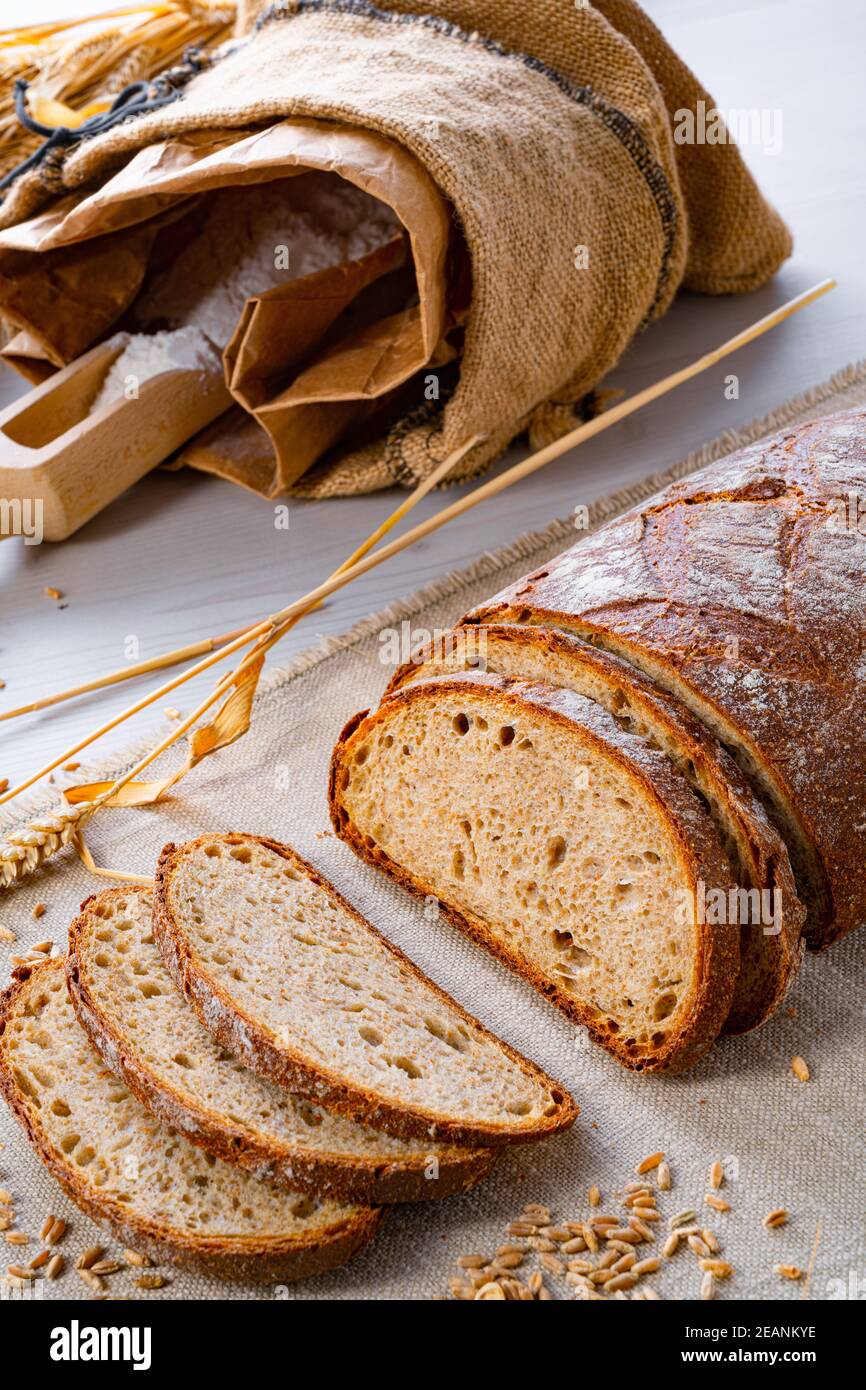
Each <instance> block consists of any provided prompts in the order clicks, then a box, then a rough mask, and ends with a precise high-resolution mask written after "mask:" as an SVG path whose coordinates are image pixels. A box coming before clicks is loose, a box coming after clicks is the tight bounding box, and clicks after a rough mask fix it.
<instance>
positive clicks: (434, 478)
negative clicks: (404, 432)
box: [0, 436, 480, 806]
mask: <svg viewBox="0 0 866 1390" xmlns="http://www.w3.org/2000/svg"><path fill="white" fill-rule="evenodd" d="M479 438H480V436H476V437H475V438H473V439H471V440H469V441H468V442H467V443H465V444H462V445H461V446H460V448H459V449H456V450H455V451H454V453H453V454H449V456H448V458H447V459H444V460H443V462H442V463H440V464H439V466H438V468H436V469H434V471H433V473H431V474H430V476H429V477H427V478H425V479H424V480H423V481H422V482H421V483H419V484H418V486H417V487H416V488H415V489H414V491H413V492H412V493H410V495H409V496H408V497H407V498H406V499H405V500H404V501H403V502H401V503H400V505H399V507H397V508H396V509H395V511H394V512H393V513H392V514H391V515H390V516H389V517H388V518H387V519H386V520H385V521H384V522H382V523H381V524H380V525H379V526H377V527H376V529H375V531H374V532H373V533H372V535H371V536H369V537H368V538H367V540H366V541H364V542H363V544H362V545H360V546H359V547H358V549H357V550H355V551H354V552H353V554H352V555H350V556H349V558H348V559H347V560H344V561H343V564H342V565H340V566H339V568H338V569H337V570H335V571H334V574H333V575H332V576H331V578H332V579H334V578H336V577H337V576H339V575H340V574H341V573H342V572H343V571H344V570H346V568H347V567H348V566H350V565H353V564H354V562H355V561H356V560H358V558H359V557H361V556H363V555H366V553H367V551H368V550H370V548H371V547H372V546H374V545H375V544H376V541H377V540H379V539H380V537H381V536H383V535H384V534H385V532H386V531H388V530H390V528H391V527H392V526H394V525H395V524H396V523H397V522H398V521H400V520H401V519H402V518H403V517H404V516H405V515H406V513H407V512H409V511H411V509H412V508H413V507H414V506H416V505H417V504H418V502H420V501H421V500H422V498H424V497H426V496H427V493H428V492H430V491H431V489H432V488H434V487H435V486H436V484H437V483H439V482H441V481H442V479H443V478H445V477H446V476H447V475H448V473H450V471H451V469H452V468H454V466H455V465H456V464H457V463H459V462H460V460H461V459H462V458H463V456H464V455H465V454H467V453H469V451H470V450H471V449H473V448H474V447H475V445H476V444H477V443H478V442H479ZM317 602H318V600H313V601H311V602H310V604H309V605H307V607H308V608H313V607H315V606H316V603H317ZM306 611H307V608H305V607H304V604H303V600H302V601H301V604H300V606H298V605H295V611H294V612H293V613H292V614H291V615H289V616H291V617H292V618H293V620H294V621H293V622H292V623H289V624H286V625H284V626H283V627H282V628H281V630H280V631H279V633H278V634H277V633H275V632H274V629H275V627H276V626H277V620H276V619H271V618H265V619H264V620H263V621H262V622H260V623H255V624H254V625H253V626H252V627H250V628H247V629H246V630H242V631H241V632H240V634H239V635H238V636H237V637H234V638H233V639H232V640H231V641H229V642H227V643H226V645H225V646H224V647H222V648H221V649H220V650H219V651H217V652H214V653H212V654H211V655H209V656H207V657H205V659H204V660H202V661H199V662H198V663H197V664H196V665H195V666H191V667H190V668H189V669H188V670H186V671H183V672H182V673H181V674H180V675H178V676H175V677H173V678H172V680H170V681H167V682H166V683H165V684H164V685H162V686H160V687H159V689H158V690H155V691H153V692H152V693H151V694H150V695H146V696H142V698H141V699H140V700H137V701H136V703H135V704H134V705H130V706H129V707H128V708H127V709H126V710H124V711H122V713H120V714H118V715H115V716H114V718H112V719H109V720H108V721H107V722H106V723H105V724H103V725H102V726H101V727H100V728H99V729H97V730H95V732H93V733H91V734H88V735H87V736H86V737H85V738H83V739H81V740H80V741H79V742H78V743H76V744H74V745H73V746H72V747H70V748H67V749H65V750H64V752H63V753H61V754H59V755H58V756H57V757H56V758H54V759H53V760H52V761H51V762H50V763H46V764H45V766H44V767H42V768H40V769H39V771H38V772H34V773H32V774H31V776H29V777H28V778H27V779H26V780H25V781H24V782H20V783H19V784H18V786H17V787H13V788H12V789H11V790H9V791H7V792H5V793H4V794H3V795H2V796H0V806H2V805H4V804H5V803H6V802H7V801H12V800H13V799H14V798H15V797H16V796H18V795H19V794H20V793H21V792H23V791H26V790H27V789H28V787H32V786H33V784H34V782H38V781H39V780H40V779H41V778H42V777H45V776H47V775H48V773H49V772H53V771H54V769H55V768H57V767H59V766H60V765H61V764H62V763H65V762H68V761H69V759H70V758H72V757H74V756H75V754H76V753H80V752H81V750H82V748H87V747H88V746H89V745H90V744H91V743H94V742H95V741H96V740H97V739H98V738H101V737H102V736H103V734H107V733H110V732H111V730H112V729H115V728H116V727H117V725H118V724H122V723H123V722H124V721H125V720H127V719H130V718H131V717H132V716H133V715H135V714H138V713H139V712H140V711H141V710H143V709H146V708H147V706H148V705H151V704H154V703H155V702H156V701H157V700H161V699H163V698H164V697H165V696H166V695H169V694H171V692H172V691H173V690H176V689H177V687H178V686H179V685H183V684H184V682H186V681H188V680H190V679H191V678H192V677H193V676H197V675H199V674H200V673H201V672H202V671H206V670H208V669H209V668H210V667H211V666H214V665H216V664H217V663H218V662H220V661H223V660H224V659H225V658H226V657H228V656H231V655H232V653H234V652H236V651H238V650H239V649H240V648H241V647H244V646H246V644H247V643H248V642H249V641H251V640H252V639H253V638H255V637H258V636H262V635H266V636H268V637H269V638H272V639H273V641H270V642H269V643H268V646H272V645H273V642H274V641H276V640H278V637H280V636H282V635H283V633H284V632H286V631H288V628H289V627H290V626H293V625H294V622H297V620H298V618H300V617H301V616H302V614H303V613H304V612H306ZM284 617H285V615H283V614H281V615H280V618H281V619H282V618H284ZM267 649H268V647H267V646H266V647H265V648H264V650H267ZM236 674H237V672H234V673H232V675H236ZM230 681H231V675H230V676H229V677H228V678H226V681H225V682H221V683H220V685H218V686H217V691H218V692H219V693H222V690H223V689H224V688H225V685H227V684H229V683H230ZM187 727H188V726H187V725H186V723H184V724H182V725H180V726H176V728H175V730H174V733H175V735H176V736H178V737H179V736H180V735H181V734H182V733H183V732H184V731H185V729H186V728H187ZM171 741H172V742H174V739H172V740H171ZM125 780H129V779H128V778H127V779H125Z"/></svg>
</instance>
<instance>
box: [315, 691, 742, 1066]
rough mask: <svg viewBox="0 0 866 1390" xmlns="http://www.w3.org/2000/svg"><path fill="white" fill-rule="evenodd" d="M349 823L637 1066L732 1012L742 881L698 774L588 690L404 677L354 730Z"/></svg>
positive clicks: (349, 834) (675, 1053)
mask: <svg viewBox="0 0 866 1390" xmlns="http://www.w3.org/2000/svg"><path fill="white" fill-rule="evenodd" d="M331 806H332V817H333V822H334V825H335V827H336V830H337V833H338V834H339V835H341V836H342V837H343V838H344V839H345V840H346V841H347V842H348V843H349V844H350V845H351V846H352V847H353V848H354V849H355V850H356V851H357V852H358V853H359V854H360V855H361V856H362V857H363V858H365V859H367V860H369V861H370V862H372V863H374V864H376V865H378V866H379V867H381V868H384V869H385V870H386V871H388V872H389V873H391V874H392V875H393V876H394V877H395V878H396V879H397V880H398V881H400V882H402V883H404V884H406V885H407V886H408V887H410V888H411V889H413V890H414V891H415V892H417V893H419V894H422V895H428V894H434V895H435V896H436V897H437V898H438V899H439V900H440V902H441V903H442V905H443V906H444V908H445V909H446V911H447V912H448V914H449V916H450V917H451V918H452V920H453V921H455V922H456V924H457V925H458V926H460V927H461V928H462V929H463V930H465V931H466V932H468V933H469V935H471V936H474V937H475V938H476V939H477V940H479V941H480V942H482V944H484V945H485V946H487V947H488V948H489V949H490V950H492V951H493V952H494V953H495V954H497V955H499V956H500V957H501V958H502V959H503V960H505V961H506V962H507V963H508V964H510V965H512V966H513V967H514V968H515V969H517V970H519V971H520V972H521V973H522V974H523V975H525V976H526V977H527V978H528V979H530V980H531V981H532V983H533V984H535V985H536V987H537V988H539V989H540V990H542V991H543V992H544V993H545V994H546V995H547V996H548V997H549V998H550V999H552V1000H553V1001H554V1002H555V1003H557V1004H558V1005H559V1006H560V1007H561V1008H563V1009H564V1010H565V1011H566V1012H567V1013H568V1014H570V1015H571V1016H572V1017H573V1018H575V1019H577V1020H578V1021H579V1022H581V1023H585V1024H586V1026H587V1027H588V1028H589V1029H590V1031H591V1033H592V1035H593V1036H594V1037H595V1038H596V1039H597V1040H598V1041H599V1042H601V1043H602V1044H603V1045H604V1046H605V1047H607V1048H608V1049H609V1050H610V1051H611V1052H612V1053H613V1054H614V1055H615V1056H616V1057H617V1058H618V1059H619V1060H620V1061H621V1062H623V1063H624V1064H625V1065H626V1066H628V1067H631V1068H633V1069H635V1070H638V1071H661V1070H678V1069H682V1068H683V1067H685V1066H688V1065H689V1064H690V1063H692V1062H694V1061H695V1060H696V1059H697V1058H698V1057H699V1056H700V1055H701V1054H702V1053H703V1052H704V1051H705V1050H706V1049H707V1048H708V1047H709V1046H710V1044H711V1043H712V1041H713V1039H714V1038H715V1037H716V1035H717V1034H718V1032H719V1030H720V1028H721V1027H722V1024H723V1023H724V1021H725V1018H726V1017H727V1015H728V1012H729V1010H730V1005H731V1000H732V997H733V992H734V985H735V981H736V976H737V968H738V962H739V932H738V930H736V929H731V928H728V927H725V926H716V925H712V924H710V922H708V921H707V920H701V913H700V911H699V904H700V901H701V894H702V890H703V891H704V892H706V891H707V890H710V889H712V890H717V891H719V892H722V893H727V892H729V891H730V889H731V887H732V886H733V881H732V877H731V873H730V868H729V865H728V862H727V860H726V857H725V854H724V852H723V850H722V847H721V844H720V841H719V836H718V833H717V831H716V829H715V827H714V825H713V823H712V821H711V819H710V816H709V815H708V813H707V811H706V809H705V807H704V806H703V805H702V803H701V801H700V800H699V799H698V797H697V796H696V795H695V793H694V791H693V790H692V788H691V787H690V786H689V784H688V783H687V782H686V780H685V778H684V777H683V776H682V775H681V773H680V772H679V771H678V770H677V769H676V768H675V767H673V766H672V764H671V763H670V761H669V760H668V759H667V758H666V757H665V756H664V754H663V753H661V752H659V751H658V750H657V749H655V748H653V747H651V746H650V744H649V742H648V741H647V740H646V739H645V738H640V737H638V736H637V735H635V734H632V733H628V732H627V731H626V730H624V729H623V728H621V727H620V726H619V725H618V724H617V723H616V721H615V720H614V719H613V718H612V717H611V716H610V715H609V714H608V713H607V711H605V710H603V709H601V708H600V707H599V706H598V705H597V704H595V703H593V702H592V701H590V700H588V699H586V698H585V697H583V696H581V695H578V694H576V693H575V692H574V691H571V690H565V689H561V688H556V687H553V686H551V685H548V684H540V683H539V684H533V683H531V682H528V681H518V680H512V679H510V678H507V677H501V676H495V675H491V674H477V673H476V674H463V675H451V676H440V677H437V678H434V679H431V680H429V681H426V682H423V683H421V684H415V685H410V686H407V687H406V688H405V689H404V690H401V691H398V692H397V693H396V694H395V695H393V696H392V697H391V698H390V699H388V700H386V701H384V702H383V704H382V705H381V707H380V708H379V709H378V710H377V711H376V712H375V713H374V714H371V715H369V716H366V717H365V716H364V715H359V716H357V718H356V719H354V720H352V721H351V722H350V723H349V724H348V725H347V727H346V729H345V730H344V732H343V734H342V736H341V738H340V741H339V743H338V745H337V747H336V749H335V751H334V756H333V761H332V770H331Z"/></svg>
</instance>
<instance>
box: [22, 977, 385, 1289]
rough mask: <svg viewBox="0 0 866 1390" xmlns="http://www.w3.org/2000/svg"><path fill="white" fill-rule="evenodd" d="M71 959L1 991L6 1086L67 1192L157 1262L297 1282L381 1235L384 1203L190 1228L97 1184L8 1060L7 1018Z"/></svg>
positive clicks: (230, 1275) (225, 1276)
mask: <svg viewBox="0 0 866 1390" xmlns="http://www.w3.org/2000/svg"><path fill="white" fill-rule="evenodd" d="M63 968H64V966H63V960H62V959H60V958H59V957H55V958H54V959H52V960H46V961H44V962H40V963H39V964H38V965H35V966H32V967H31V966H22V967H20V968H19V969H18V970H16V972H15V974H14V977H13V981H12V984H11V985H9V987H8V988H7V989H5V990H4V991H3V993H2V994H0V1091H2V1093H3V1095H4V1097H5V1099H6V1102H7V1104H8V1106H9V1108H10V1110H11V1111H12V1113H13V1115H14V1116H15V1118H16V1119H17V1120H18V1121H19V1123H20V1124H21V1125H22V1127H23V1129H24V1131H25V1133H26V1134H27V1138H28V1139H29V1141H30V1143H31V1145H32V1146H33V1148H34V1149H35V1151H36V1153H37V1154H38V1155H39V1158H40V1159H41V1160H42V1162H43V1163H44V1164H45V1166H46V1168H47V1169H48V1171H49V1172H50V1173H51V1175H52V1177H54V1178H56V1179H57V1181H58V1182H59V1183H60V1186H61V1187H62V1188H63V1190H64V1192H65V1193H66V1194H67V1196H68V1197H69V1198H70V1199H71V1200H72V1201H73V1202H75V1204H76V1205H77V1206H79V1207H80V1208H81V1210H82V1211H83V1212H85V1213H86V1214H87V1215H88V1216H89V1217H91V1218H92V1219H93V1220H94V1221H96V1222H98V1223H99V1224H100V1225H101V1226H103V1227H105V1228H106V1229H107V1230H110V1231H112V1232H113V1233H114V1234H115V1235H116V1236H117V1238H118V1240H120V1242H121V1243H122V1244H123V1245H124V1246H130V1247H132V1248H134V1249H135V1250H139V1251H140V1252H141V1253H142V1254H145V1255H148V1256H149V1257H150V1258H151V1259H153V1260H154V1261H155V1262H156V1263H159V1264H162V1263H169V1264H173V1265H183V1266H184V1267H192V1268H201V1269H203V1270H205V1271H206V1272H207V1273H209V1274H214V1275H217V1276H218V1277H220V1278H223V1279H242V1280H255V1281H257V1282H259V1281H271V1280H284V1281H286V1282H294V1281H295V1280H297V1279H309V1278H311V1277H312V1276H313V1275H315V1274H324V1273H326V1272H327V1271H328V1270H331V1269H336V1268H337V1267H338V1266H339V1265H342V1264H345V1262H346V1261H347V1260H348V1259H350V1258H351V1257H352V1255H354V1254H355V1252H356V1251H357V1250H359V1249H360V1248H361V1247H362V1246H363V1245H366V1244H367V1242H368V1241H369V1240H371V1239H372V1237H373V1236H374V1235H375V1233H376V1231H377V1230H378V1228H379V1225H380V1224H381V1221H382V1219H383V1216H384V1211H383V1209H381V1208H374V1207H368V1208H362V1209H361V1210H360V1211H359V1212H358V1214H357V1215H356V1216H353V1217H352V1218H351V1219H349V1220H347V1221H344V1222H339V1223H337V1224H335V1225H334V1226H331V1227H329V1228H327V1229H325V1230H324V1231H322V1233H321V1236H319V1237H318V1238H317V1237H316V1236H314V1235H312V1234H310V1235H307V1236H304V1237H302V1238H299V1237H297V1236H283V1237H272V1238H256V1237H239V1238H238V1239H237V1240H234V1241H231V1240H229V1239H227V1238H225V1237H219V1236H215V1237H199V1236H188V1235H186V1234H184V1233H183V1232H181V1231H177V1230H174V1229H173V1228H171V1227H168V1226H163V1225H159V1224H157V1223H155V1222H152V1221H149V1220H146V1219H143V1218H138V1217H136V1216H135V1215H134V1213H133V1212H132V1211H130V1209H129V1208H128V1207H127V1206H125V1205H123V1206H122V1205H121V1204H120V1203H118V1202H115V1201H113V1199H112V1198H111V1197H108V1196H106V1195H105V1194H97V1193H95V1192H93V1191H92V1189H91V1188H90V1186H89V1184H88V1183H87V1182H86V1181H85V1179H84V1178H83V1176H82V1170H81V1169H76V1168H75V1166H74V1165H73V1164H71V1163H70V1162H69V1161H68V1160H67V1159H66V1158H65V1156H64V1155H63V1154H61V1153H58V1151H57V1149H56V1148H55V1147H54V1145H53V1144H52V1143H51V1141H50V1139H48V1137H47V1135H46V1134H45V1131H44V1129H43V1128H42V1126H41V1124H40V1123H39V1118H38V1114H37V1113H36V1111H35V1110H34V1109H33V1107H32V1106H31V1105H29V1104H28V1101H27V1097H26V1096H25V1095H24V1094H23V1093H22V1091H21V1090H20V1089H19V1087H18V1085H17V1084H16V1082H15V1078H14V1076H13V1074H12V1071H11V1069H10V1067H9V1066H8V1064H7V1061H6V1055H5V1047H4V1042H3V1038H4V1034H5V1030H6V1024H7V1022H8V1020H9V1018H10V1016H11V1015H12V1013H13V1012H14V1011H15V1009H16V1007H17V1006H18V1004H19V1002H20V1001H21V1000H23V997H24V995H25V993H26V990H27V986H28V985H29V982H30V981H31V980H34V979H35V980H37V981H38V980H39V979H40V978H41V976H42V975H44V974H51V973H55V972H62V971H63Z"/></svg>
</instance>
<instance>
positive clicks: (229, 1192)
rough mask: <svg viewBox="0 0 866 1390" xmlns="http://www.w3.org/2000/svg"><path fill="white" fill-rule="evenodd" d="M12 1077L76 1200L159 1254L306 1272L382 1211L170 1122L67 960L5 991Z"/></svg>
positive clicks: (0, 1071)
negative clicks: (145, 1093) (151, 1101)
mask: <svg viewBox="0 0 866 1390" xmlns="http://www.w3.org/2000/svg"><path fill="white" fill-rule="evenodd" d="M0 1088H2V1091H3V1094H4V1095H5V1097H6V1100H7V1101H8V1103H9V1105H10V1107H11V1109H12V1110H13V1112H14V1113H15V1115H16V1116H17V1118H18V1119H19V1120H20V1121H21V1124H22V1125H23V1126H24V1128H25V1130H26V1131H27V1135H28V1138H29V1139H30V1142H31V1143H32V1145H33V1147H34V1148H35V1150H36V1152H37V1153H38V1155H39V1157H40V1158H41V1159H42V1161H43V1163H45V1165H46V1167H47V1168H48V1169H49V1170H50V1172H51V1173H52V1174H53V1176H54V1177H55V1178H57V1180H58V1182H59V1183H60V1184H61V1186H62V1187H63V1188H64V1190H65V1191H66V1192H67V1194H68V1195H69V1196H70V1197H71V1198H72V1200H73V1201H74V1202H77V1204H78V1206H80V1207H81V1208H82V1210H83V1211H85V1212H86V1213H87V1214H88V1216H91V1217H92V1218H93V1219H94V1221H98V1222H100V1223H101V1224H102V1225H104V1226H107V1227H108V1228H109V1229H110V1230H111V1231H113V1232H114V1234H115V1235H116V1236H117V1238H118V1239H119V1240H120V1241H121V1242H122V1243H123V1244H124V1245H126V1246H131V1247H132V1248H134V1249H135V1250H138V1251H140V1252H141V1253H142V1254H145V1255H148V1256H150V1257H151V1258H152V1259H153V1260H154V1261H156V1262H157V1263H163V1262H168V1263H171V1264H193V1265H201V1266H204V1267H206V1268H207V1269H208V1270H209V1271H210V1272H211V1273H213V1274H218V1275H223V1276H225V1277H228V1278H238V1279H283V1280H293V1279H302V1278H305V1277H306V1276H308V1275H311V1274H319V1273H322V1272H323V1271H325V1270H328V1269H334V1268H336V1266H337V1265H341V1264H343V1263H344V1262H345V1261H346V1260H348V1259H349V1257H350V1256H351V1255H353V1254H354V1253H355V1251H356V1250H358V1249H360V1247H361V1246H362V1245H365V1244H366V1242H367V1241H368V1240H369V1239H370V1238H371V1236H372V1235H373V1234H374V1233H375V1231H376V1229H377V1227H378V1225H379V1223H380V1221H381V1219H382V1212H381V1210H379V1209H376V1208H373V1207H358V1206H342V1205H339V1204H338V1203H336V1202H334V1201H331V1200H329V1199H327V1198H323V1199H318V1200H317V1199H316V1198H313V1197H310V1196H308V1195H306V1194H299V1193H287V1192H278V1191H277V1189H276V1188H273V1187H271V1186H269V1185H268V1184H266V1183H260V1182H257V1181H256V1180H255V1178H254V1177H252V1176H251V1175H250V1174H249V1173H244V1172H243V1171H242V1170H241V1169H239V1168H235V1167H230V1166H229V1165H228V1164H226V1163H221V1162H220V1160H219V1159H217V1158H212V1157H211V1156H210V1155H209V1154H206V1153H204V1152H203V1151H202V1150H201V1149H199V1148H195V1147H194V1146H193V1145H192V1144H189V1143H188V1142H187V1141H186V1139H184V1138H182V1137H181V1136H180V1135H179V1134H176V1133H175V1132H174V1131H173V1130H171V1129H166V1128H163V1126H162V1125H160V1124H159V1123H158V1122H157V1121H156V1120H155V1119H154V1118H153V1116H152V1115H151V1114H150V1113H149V1111H147V1110H145V1108H144V1106H142V1105H141V1104H140V1103H139V1101H137V1100H136V1099H135V1098H134V1096H132V1095H130V1093H129V1091H128V1090H127V1089H126V1087H125V1086H124V1085H123V1083H122V1082H120V1081H118V1080H117V1079H116V1078H115V1077H114V1076H113V1075H112V1073H111V1072H110V1071H109V1070H108V1069H107V1067H106V1066H105V1064H104V1062H103V1061H102V1058H101V1057H100V1056H99V1054H98V1053H96V1052H94V1050H93V1048H92V1047H91V1045H90V1043H89V1042H88V1040H87V1036H86V1034H85V1033H84V1031H83V1029H82V1028H81V1026H80V1025H79V1023H78V1020H77V1019H76V1017H75V1013H74V1011H73V1008H72V1004H71V1002H70V999H69V995H68V993H67V989H66V978H65V974H64V964H63V961H62V960H60V959H54V960H47V961H44V962H41V963H40V964H39V965H36V966H33V967H28V966H23V967H21V969H19V970H18V971H17V972H16V976H15V978H14V980H13V983H12V985H11V986H10V987H9V988H8V989H7V990H6V991H5V992H4V993H3V994H2V996H0Z"/></svg>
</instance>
